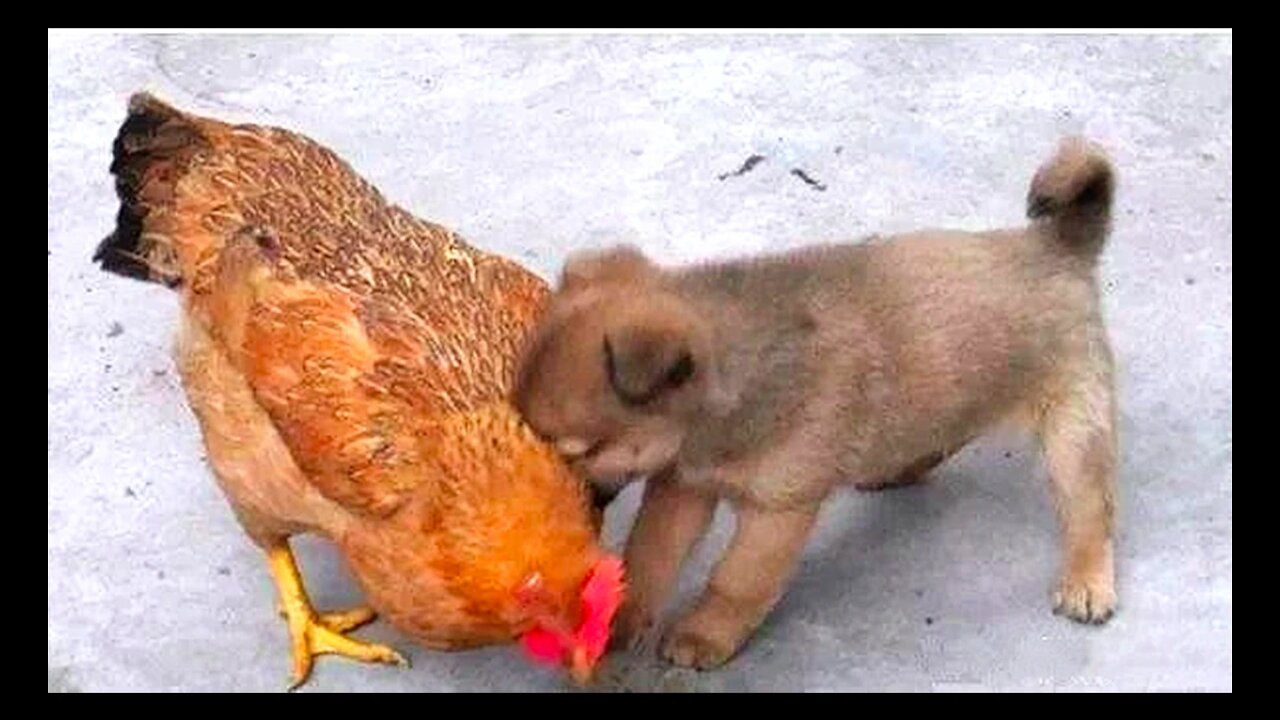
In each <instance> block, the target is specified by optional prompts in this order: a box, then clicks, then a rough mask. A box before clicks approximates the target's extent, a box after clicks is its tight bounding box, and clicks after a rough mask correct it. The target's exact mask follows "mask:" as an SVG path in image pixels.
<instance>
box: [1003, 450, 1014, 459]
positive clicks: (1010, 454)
mask: <svg viewBox="0 0 1280 720" xmlns="http://www.w3.org/2000/svg"><path fill="white" fill-rule="evenodd" d="M1004 456H1005V459H1008V458H1011V457H1013V453H1011V452H1006V453H1005V454H1004Z"/></svg>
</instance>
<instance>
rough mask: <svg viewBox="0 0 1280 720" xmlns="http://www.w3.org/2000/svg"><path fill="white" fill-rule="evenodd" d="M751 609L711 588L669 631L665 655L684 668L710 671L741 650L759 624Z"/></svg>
mask: <svg viewBox="0 0 1280 720" xmlns="http://www.w3.org/2000/svg"><path fill="white" fill-rule="evenodd" d="M752 617H754V615H753V614H752V613H750V612H749V608H746V607H742V606H740V605H739V604H738V603H734V602H732V601H730V600H729V599H728V598H726V597H724V596H723V595H720V594H719V593H716V592H714V591H708V593H707V594H706V595H704V596H703V598H702V600H701V602H699V603H698V606H697V607H696V608H695V609H694V610H693V611H692V612H690V613H689V614H687V615H685V616H684V617H683V618H681V619H680V620H679V622H677V623H676V624H675V625H674V626H673V627H672V628H671V631H670V632H668V633H667V639H666V642H665V643H663V646H662V656H663V657H664V658H666V659H667V661H668V662H670V663H672V664H674V665H679V666H680V667H689V668H697V669H699V670H710V669H711V668H715V667H719V666H721V665H723V664H724V663H725V662H726V661H727V660H728V659H729V658H731V657H733V656H734V654H735V653H737V652H738V648H740V647H741V646H742V643H743V642H745V641H746V639H747V637H748V636H749V635H750V634H751V630H752V629H753V628H754V627H755V625H754V624H753V623H752V622H751V618H752Z"/></svg>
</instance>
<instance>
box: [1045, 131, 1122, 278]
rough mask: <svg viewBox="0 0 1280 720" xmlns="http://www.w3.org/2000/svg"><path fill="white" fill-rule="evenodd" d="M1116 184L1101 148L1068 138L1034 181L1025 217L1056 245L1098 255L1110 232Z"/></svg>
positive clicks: (1075, 138)
mask: <svg viewBox="0 0 1280 720" xmlns="http://www.w3.org/2000/svg"><path fill="white" fill-rule="evenodd" d="M1115 186H1116V177H1115V170H1114V169H1113V168H1112V166H1111V161H1110V160H1109V159H1108V158H1107V155H1106V153H1105V152H1103V150H1102V148H1100V147H1099V146H1098V145H1097V144H1095V143H1093V142H1090V141H1089V140H1087V139H1085V138H1082V137H1068V138H1066V139H1064V140H1063V141H1062V142H1061V144H1059V146H1058V149H1057V152H1056V153H1054V155H1053V157H1051V158H1050V159H1049V160H1048V161H1047V162H1045V163H1044V164H1043V165H1041V166H1040V169H1039V170H1038V171H1037V172H1036V174H1035V177H1034V178H1032V180H1031V189H1030V190H1029V191H1028V192H1027V217H1028V218H1030V219H1031V220H1032V221H1034V222H1036V223H1037V224H1038V225H1039V226H1040V227H1042V228H1044V229H1045V230H1046V231H1047V233H1048V235H1049V237H1050V238H1051V241H1052V242H1055V243H1058V244H1060V245H1062V246H1063V247H1064V248H1066V249H1069V250H1072V251H1075V252H1084V253H1087V254H1089V255H1091V256H1096V255H1097V254H1098V253H1099V252H1101V250H1102V246H1103V244H1104V243H1105V242H1106V238H1107V235H1108V233H1109V232H1110V225H1111V204H1112V200H1113V199H1114V197H1115Z"/></svg>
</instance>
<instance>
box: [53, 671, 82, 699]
mask: <svg viewBox="0 0 1280 720" xmlns="http://www.w3.org/2000/svg"><path fill="white" fill-rule="evenodd" d="M49 692H50V693H78V692H81V690H80V687H79V686H78V685H76V684H75V683H74V682H72V681H71V668H70V667H67V666H62V667H51V668H49Z"/></svg>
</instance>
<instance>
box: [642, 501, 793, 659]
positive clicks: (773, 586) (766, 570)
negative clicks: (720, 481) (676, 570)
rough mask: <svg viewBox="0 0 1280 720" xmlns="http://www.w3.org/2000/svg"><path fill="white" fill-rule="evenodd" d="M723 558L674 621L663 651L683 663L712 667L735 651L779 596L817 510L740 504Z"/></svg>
mask: <svg viewBox="0 0 1280 720" xmlns="http://www.w3.org/2000/svg"><path fill="white" fill-rule="evenodd" d="M736 509H737V516H738V526H737V530H736V531H735V533H734V536H733V542H732V543H731V544H730V546H729V549H728V551H727V552H726V553H725V556H724V557H723V558H721V560H720V563H719V564H718V565H717V566H716V569H715V571H714V572H713V573H712V575H711V581H710V582H709V583H708V584H707V589H706V590H705V591H704V592H703V595H702V597H701V599H699V601H698V604H697V605H696V606H694V608H693V610H692V611H691V612H689V613H688V614H687V615H685V616H684V617H683V618H682V619H681V620H680V621H679V622H677V623H676V624H675V626H674V627H673V628H672V630H671V632H670V633H669V634H668V637H667V641H666V643H665V644H664V646H663V649H662V654H663V656H664V657H666V658H667V660H669V661H671V662H672V663H675V664H676V665H682V666H684V667H696V668H699V669H708V668H713V667H716V666H718V665H721V664H723V663H724V662H725V661H726V660H728V659H729V658H731V657H733V655H734V654H735V653H737V652H738V648H740V647H741V646H742V644H743V643H744V642H745V641H746V640H747V638H748V637H750V635H751V633H752V632H753V631H755V629H756V627H758V626H759V625H760V623H761V622H763V621H764V618H765V617H766V616H767V615H768V614H769V611H770V610H772V609H773V606H774V605H775V604H776V603H777V602H778V600H779V599H780V598H781V597H782V592H783V589H784V588H785V587H786V584H787V581H788V580H790V579H791V573H792V571H793V570H794V568H795V565H796V561H797V560H798V559H799V557H800V553H801V551H802V550H803V549H804V546H805V541H806V540H807V539H808V538H809V531H810V530H811V529H812V528H813V522H814V519H815V518H816V517H817V514H818V508H817V507H816V506H814V507H808V508H804V509H798V510H786V511H769V510H764V509H761V508H757V507H753V506H747V505H743V506H739V507H738V508H736Z"/></svg>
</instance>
